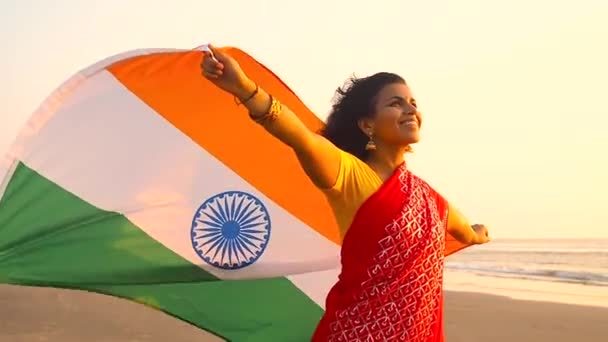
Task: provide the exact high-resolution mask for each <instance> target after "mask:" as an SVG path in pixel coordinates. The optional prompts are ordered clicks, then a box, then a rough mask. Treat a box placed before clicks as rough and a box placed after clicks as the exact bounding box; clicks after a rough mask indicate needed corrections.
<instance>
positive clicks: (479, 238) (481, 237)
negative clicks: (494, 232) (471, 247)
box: [471, 224, 490, 245]
mask: <svg viewBox="0 0 608 342" xmlns="http://www.w3.org/2000/svg"><path fill="white" fill-rule="evenodd" d="M471 228H473V231H475V234H476V237H475V241H474V243H475V244H477V245H481V244H484V243H486V242H489V241H490V237H489V236H488V228H486V226H484V225H483V224H474V225H472V226H471Z"/></svg>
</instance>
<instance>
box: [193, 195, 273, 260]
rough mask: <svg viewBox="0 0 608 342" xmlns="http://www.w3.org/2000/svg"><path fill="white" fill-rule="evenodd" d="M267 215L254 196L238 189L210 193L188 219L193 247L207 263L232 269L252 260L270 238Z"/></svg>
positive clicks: (258, 254) (257, 255) (268, 216)
mask: <svg viewBox="0 0 608 342" xmlns="http://www.w3.org/2000/svg"><path fill="white" fill-rule="evenodd" d="M270 226H271V223H270V215H269V214H268V210H267V209H266V207H265V206H264V203H262V202H261V201H260V200H259V199H258V198H256V197H255V196H253V195H252V194H249V193H246V192H242V191H226V192H222V193H220V194H217V195H214V196H212V197H210V198H208V199H207V200H205V202H203V204H202V205H201V206H200V207H199V208H198V210H197V211H196V213H195V215H194V218H193V220H192V228H191V234H190V237H191V240H192V247H193V248H194V251H195V252H196V253H197V254H198V255H199V256H200V258H201V259H203V260H204V261H205V262H206V263H208V264H209V265H212V266H214V267H218V268H221V269H228V270H236V269H240V268H243V267H247V266H249V265H251V264H253V263H255V262H256V261H257V260H258V259H259V258H260V256H261V255H262V254H263V253H264V250H265V249H266V246H267V245H268V241H269V240H270Z"/></svg>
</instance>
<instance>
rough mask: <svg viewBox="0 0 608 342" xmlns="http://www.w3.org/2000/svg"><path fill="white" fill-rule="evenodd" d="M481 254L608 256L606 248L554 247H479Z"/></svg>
mask: <svg viewBox="0 0 608 342" xmlns="http://www.w3.org/2000/svg"><path fill="white" fill-rule="evenodd" d="M474 252H480V253H552V254H606V255H608V249H606V248H552V247H518V246H513V247H511V246H500V247H496V246H492V247H485V248H483V247H479V248H478V250H477V251H474Z"/></svg>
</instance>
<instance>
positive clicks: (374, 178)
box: [328, 150, 382, 193]
mask: <svg viewBox="0 0 608 342" xmlns="http://www.w3.org/2000/svg"><path fill="white" fill-rule="evenodd" d="M380 185H382V180H381V179H380V177H379V176H378V174H377V173H376V172H375V171H374V170H372V168H371V167H370V166H369V165H367V164H366V163H365V162H364V161H362V160H361V159H359V158H358V157H357V156H355V155H353V154H351V153H349V152H346V151H343V150H340V168H339V171H338V176H337V177H336V182H335V183H334V186H333V187H332V188H331V189H328V190H330V192H333V193H341V192H344V191H346V192H352V190H354V189H356V188H361V187H363V188H367V187H374V188H377V187H379V186H380Z"/></svg>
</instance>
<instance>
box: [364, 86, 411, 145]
mask: <svg viewBox="0 0 608 342" xmlns="http://www.w3.org/2000/svg"><path fill="white" fill-rule="evenodd" d="M421 122H422V120H421V115H420V112H419V111H418V109H417V106H416V100H415V99H414V97H413V96H412V92H411V90H410V88H409V87H408V86H407V85H406V84H403V83H393V84H389V85H387V86H385V87H384V88H382V90H381V91H380V92H379V93H378V95H377V96H376V104H375V115H374V116H373V119H372V120H371V121H369V122H368V125H367V126H368V127H367V128H363V129H364V131H365V133H366V134H368V135H369V133H372V134H373V139H374V141H375V142H376V143H381V144H383V145H388V146H407V145H409V144H414V143H417V142H418V141H419V140H420V123H421Z"/></svg>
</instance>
